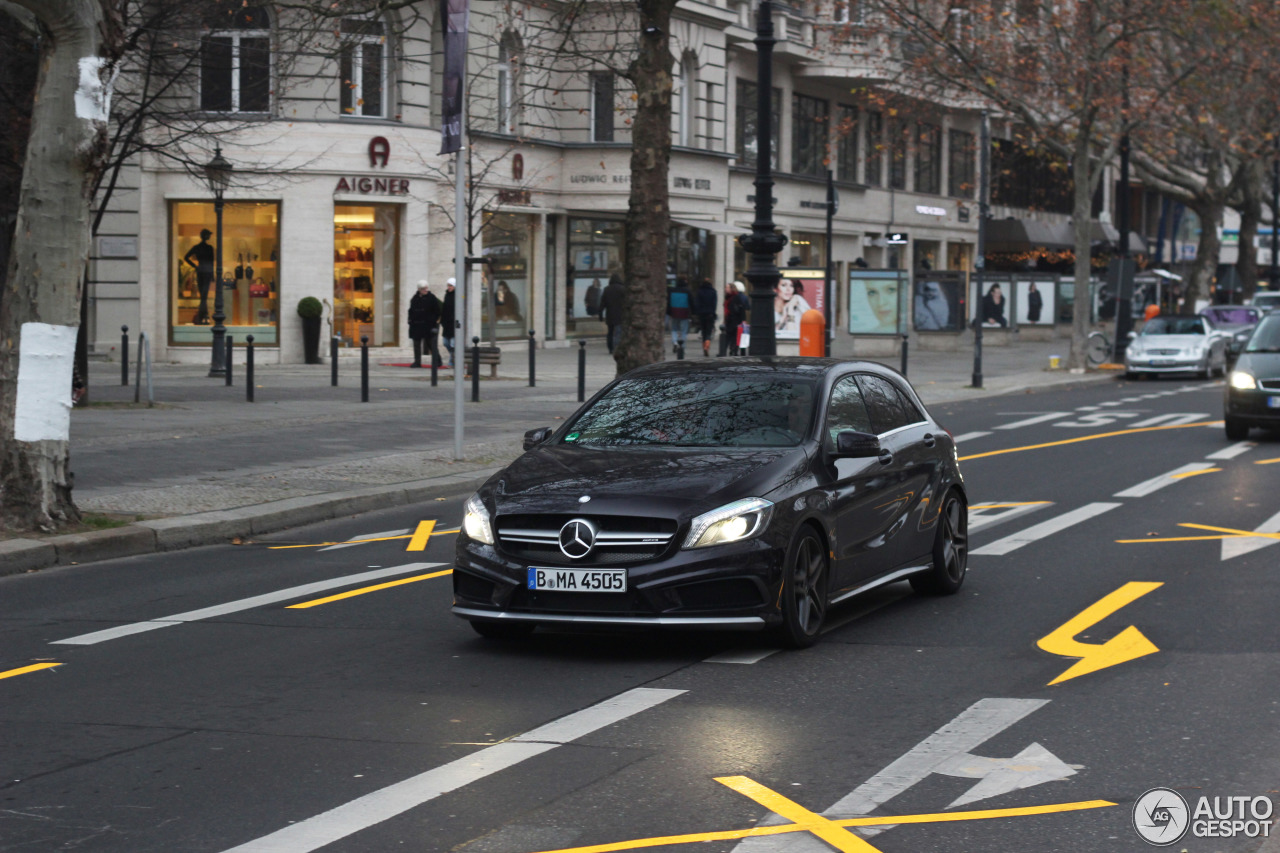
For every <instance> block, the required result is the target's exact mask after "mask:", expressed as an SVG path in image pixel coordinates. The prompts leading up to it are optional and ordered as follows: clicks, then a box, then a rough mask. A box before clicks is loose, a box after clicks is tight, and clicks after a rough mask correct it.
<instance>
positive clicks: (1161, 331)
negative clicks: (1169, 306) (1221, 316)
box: [1142, 317, 1207, 335]
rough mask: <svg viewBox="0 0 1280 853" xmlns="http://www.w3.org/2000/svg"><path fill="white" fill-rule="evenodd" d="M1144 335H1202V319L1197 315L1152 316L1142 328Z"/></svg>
mask: <svg viewBox="0 0 1280 853" xmlns="http://www.w3.org/2000/svg"><path fill="white" fill-rule="evenodd" d="M1142 334H1144V335H1204V334H1207V332H1206V330H1205V327H1204V320H1202V319H1201V318H1199V317H1154V318H1152V319H1151V320H1149V321H1148V322H1147V325H1146V327H1145V328H1144V329H1143V330H1142Z"/></svg>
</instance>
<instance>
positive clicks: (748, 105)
mask: <svg viewBox="0 0 1280 853" xmlns="http://www.w3.org/2000/svg"><path fill="white" fill-rule="evenodd" d="M758 91H759V89H758V88H757V87H756V83H755V81H754V80H744V79H742V78H738V83H737V93H736V94H737V102H736V103H735V105H734V112H735V113H736V116H737V131H736V136H737V139H736V142H737V144H736V146H735V154H736V156H737V158H738V165H739V166H751V167H754V166H755V165H756V154H755V151H754V146H755V144H756V114H757V110H756V93H757V92H758ZM772 112H773V127H772V128H770V133H769V144H770V147H771V148H772V150H771V151H770V152H769V154H770V157H769V162H770V165H771V166H772V167H773V168H774V169H777V168H778V152H779V150H780V149H781V140H782V90H781V89H779V88H778V87H776V86H775V87H774V89H773V110H772Z"/></svg>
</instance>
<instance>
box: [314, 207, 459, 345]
mask: <svg viewBox="0 0 1280 853" xmlns="http://www.w3.org/2000/svg"><path fill="white" fill-rule="evenodd" d="M399 258H400V208H399V206H398V205H394V204H376V205H367V206H356V205H334V208H333V334H334V335H336V336H338V337H339V338H341V339H342V344H343V346H348V347H357V346H360V338H362V337H367V338H368V339H369V345H370V346H395V345H396V344H397V343H398V342H399V332H400V319H401V318H400V311H399V302H398V298H397V297H398V293H399V287H398V284H399ZM443 295H444V294H443V289H441V290H440V292H437V293H436V296H438V297H443Z"/></svg>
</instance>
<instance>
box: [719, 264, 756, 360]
mask: <svg viewBox="0 0 1280 853" xmlns="http://www.w3.org/2000/svg"><path fill="white" fill-rule="evenodd" d="M749 304H750V303H749V302H748V301H747V294H746V285H744V284H743V283H742V282H740V281H731V282H729V283H728V284H726V285H725V287H724V330H725V333H726V334H728V335H729V341H730V346H729V350H730V352H731V353H732V354H733V355H740V354H741V353H740V352H739V347H738V329H739V328H740V327H741V326H742V324H743V323H745V322H747V306H748V305H749Z"/></svg>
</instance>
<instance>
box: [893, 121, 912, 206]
mask: <svg viewBox="0 0 1280 853" xmlns="http://www.w3.org/2000/svg"><path fill="white" fill-rule="evenodd" d="M910 133H911V131H910V127H909V125H908V124H907V123H906V122H905V121H903V120H902V119H899V118H895V119H892V120H891V121H890V122H889V186H890V187H891V188H892V189H895V190H905V189H906V188H907V151H908V148H909V147H910V146H909V143H908V138H909V136H910Z"/></svg>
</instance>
